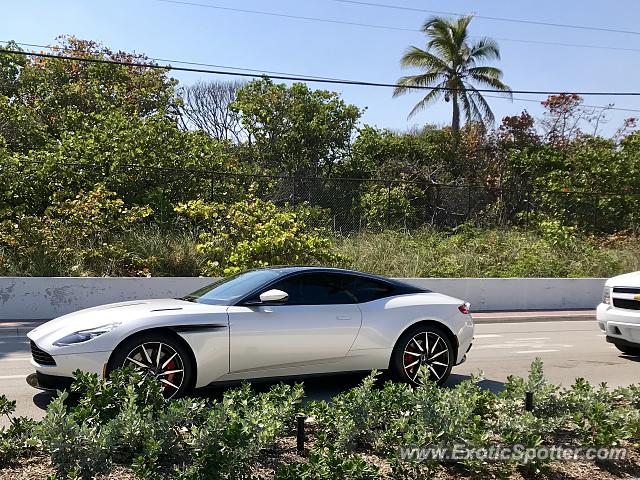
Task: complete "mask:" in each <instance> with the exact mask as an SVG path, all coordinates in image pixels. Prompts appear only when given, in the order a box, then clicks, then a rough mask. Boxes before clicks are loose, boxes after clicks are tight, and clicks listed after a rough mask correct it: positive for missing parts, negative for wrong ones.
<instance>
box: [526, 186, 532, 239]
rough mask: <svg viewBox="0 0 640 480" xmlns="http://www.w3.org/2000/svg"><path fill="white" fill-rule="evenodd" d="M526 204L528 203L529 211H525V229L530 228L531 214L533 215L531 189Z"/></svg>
mask: <svg viewBox="0 0 640 480" xmlns="http://www.w3.org/2000/svg"><path fill="white" fill-rule="evenodd" d="M525 202H527V209H526V210H525V213H524V226H525V228H527V229H528V228H529V213H531V189H529V188H527V196H526V199H525Z"/></svg>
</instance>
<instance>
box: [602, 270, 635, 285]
mask: <svg viewBox="0 0 640 480" xmlns="http://www.w3.org/2000/svg"><path fill="white" fill-rule="evenodd" d="M605 285H606V286H607V287H639V288H640V272H631V273H625V274H624V275H618V276H617V277H612V278H610V279H609V280H607V283H605Z"/></svg>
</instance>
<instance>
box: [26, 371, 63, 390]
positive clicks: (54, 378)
mask: <svg viewBox="0 0 640 480" xmlns="http://www.w3.org/2000/svg"><path fill="white" fill-rule="evenodd" d="M27 383H28V384H29V385H30V386H32V387H33V388H37V389H38V390H45V391H56V390H64V389H66V388H69V387H70V386H71V384H72V383H73V378H71V377H60V376H58V375H47V374H44V373H41V372H35V373H32V374H31V375H28V376H27Z"/></svg>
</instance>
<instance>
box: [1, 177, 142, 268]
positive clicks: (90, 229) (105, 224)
mask: <svg viewBox="0 0 640 480" xmlns="http://www.w3.org/2000/svg"><path fill="white" fill-rule="evenodd" d="M149 215H151V210H150V209H149V208H148V207H131V208H125V206H124V202H123V201H122V200H121V199H119V198H116V196H115V194H114V193H113V192H109V191H107V190H106V189H105V187H104V185H96V187H95V189H94V190H92V191H90V192H80V193H79V194H78V195H77V196H76V197H75V198H74V199H70V200H64V199H61V198H57V197H56V198H54V200H53V203H52V205H51V206H50V207H49V208H47V210H46V212H45V214H44V215H43V216H34V215H28V214H24V213H20V212H15V213H13V214H11V216H10V217H9V218H8V219H5V220H4V221H2V222H0V248H2V259H3V260H2V262H1V263H0V272H1V271H2V270H10V269H12V268H13V269H16V270H19V271H21V272H24V273H27V274H33V275H50V276H56V275H69V274H71V275H73V273H74V271H78V270H79V271H82V270H89V271H91V270H92V269H93V268H94V267H95V268H96V269H98V270H101V269H104V268H105V265H108V264H110V263H112V262H115V263H117V264H118V269H119V270H120V271H123V272H128V273H129V274H131V273H134V274H135V273H136V272H137V271H138V269H139V267H140V265H141V264H142V263H143V259H141V258H138V257H136V256H135V255H132V254H131V253H130V252H129V251H128V250H127V247H126V245H124V244H121V243H117V242H113V239H114V237H115V236H116V235H118V234H123V233H124V232H127V231H129V230H130V229H131V228H132V226H133V225H134V224H135V223H137V222H139V221H141V220H142V219H144V218H146V217H148V216H149ZM8 264H9V265H8ZM24 273H23V274H24Z"/></svg>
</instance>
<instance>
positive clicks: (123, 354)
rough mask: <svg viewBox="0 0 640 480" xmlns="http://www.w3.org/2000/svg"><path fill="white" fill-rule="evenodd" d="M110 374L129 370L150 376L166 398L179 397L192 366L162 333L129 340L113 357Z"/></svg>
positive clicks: (184, 353) (177, 343)
mask: <svg viewBox="0 0 640 480" xmlns="http://www.w3.org/2000/svg"><path fill="white" fill-rule="evenodd" d="M109 364H110V366H111V367H110V370H114V369H116V368H124V367H133V368H134V370H137V371H139V372H140V373H142V374H143V375H145V376H152V377H154V378H155V379H156V380H158V382H159V383H160V385H161V386H162V387H163V393H164V396H165V397H166V398H177V397H180V396H182V395H183V394H184V393H185V391H186V390H187V389H188V388H189V385H190V384H191V380H192V378H193V365H192V361H191V357H190V355H189V354H188V352H187V350H186V349H185V347H184V346H183V345H182V342H180V341H179V340H177V339H175V338H174V337H173V336H170V335H165V334H162V333H149V334H142V335H137V336H133V337H131V338H128V339H127V340H125V341H124V342H123V343H122V344H120V346H118V349H117V350H116V351H115V352H114V353H113V356H112V358H111V361H110V362H109Z"/></svg>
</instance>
